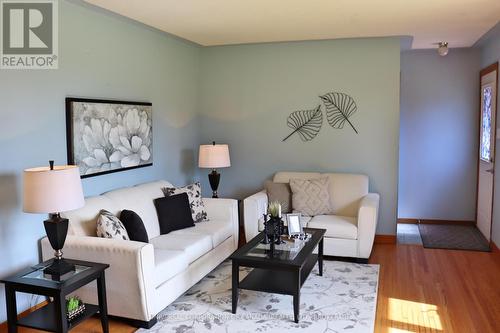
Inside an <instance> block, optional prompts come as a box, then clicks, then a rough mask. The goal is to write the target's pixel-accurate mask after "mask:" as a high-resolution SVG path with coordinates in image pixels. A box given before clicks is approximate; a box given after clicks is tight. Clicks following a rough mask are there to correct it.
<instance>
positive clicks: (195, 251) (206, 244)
mask: <svg viewBox="0 0 500 333" xmlns="http://www.w3.org/2000/svg"><path fill="white" fill-rule="evenodd" d="M149 242H150V243H151V244H153V246H154V248H155V251H156V249H160V250H177V251H179V250H180V251H184V252H185V253H186V255H187V258H188V262H189V263H192V262H193V261H195V260H196V259H198V258H199V257H201V256H203V255H204V254H205V253H207V252H209V251H210V250H212V248H213V246H212V237H210V236H209V235H202V234H196V233H184V234H183V233H179V234H176V233H174V232H171V233H169V234H165V235H160V236H158V237H155V238H153V239H150V240H149Z"/></svg>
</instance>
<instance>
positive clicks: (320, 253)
mask: <svg viewBox="0 0 500 333" xmlns="http://www.w3.org/2000/svg"><path fill="white" fill-rule="evenodd" d="M323 239H324V238H321V241H320V242H319V245H318V268H319V276H323Z"/></svg>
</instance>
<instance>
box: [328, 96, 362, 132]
mask: <svg viewBox="0 0 500 333" xmlns="http://www.w3.org/2000/svg"><path fill="white" fill-rule="evenodd" d="M319 98H321V100H322V101H323V104H325V107H326V118H327V121H328V123H329V124H330V126H332V127H333V128H337V129H341V128H344V124H345V122H347V123H348V124H349V125H350V126H351V127H352V129H353V130H354V132H356V134H358V131H357V130H356V128H355V127H354V125H353V124H352V123H351V121H350V120H349V117H351V116H352V115H353V114H354V113H355V112H356V111H357V109H358V107H357V106H356V102H355V101H354V99H353V98H352V97H351V96H349V95H347V94H344V93H339V92H331V93H328V94H326V95H323V96H319Z"/></svg>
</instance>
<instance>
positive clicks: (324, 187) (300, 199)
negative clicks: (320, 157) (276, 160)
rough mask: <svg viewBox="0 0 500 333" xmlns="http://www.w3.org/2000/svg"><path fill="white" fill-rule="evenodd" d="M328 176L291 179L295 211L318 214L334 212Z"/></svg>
mask: <svg viewBox="0 0 500 333" xmlns="http://www.w3.org/2000/svg"><path fill="white" fill-rule="evenodd" d="M328 185H329V179H328V177H323V178H317V179H309V180H306V179H290V188H291V189H292V206H293V211H294V212H295V211H297V212H300V213H302V214H303V215H308V216H316V215H327V214H331V213H332V208H331V206H330V193H329V191H328Z"/></svg>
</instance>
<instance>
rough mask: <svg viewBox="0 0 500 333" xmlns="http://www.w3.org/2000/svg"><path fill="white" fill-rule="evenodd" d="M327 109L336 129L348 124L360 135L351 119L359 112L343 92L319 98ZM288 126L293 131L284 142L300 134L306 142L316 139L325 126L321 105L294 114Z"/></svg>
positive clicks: (329, 120)
mask: <svg viewBox="0 0 500 333" xmlns="http://www.w3.org/2000/svg"><path fill="white" fill-rule="evenodd" d="M319 98H320V99H321V101H322V102H323V104H324V105H325V109H326V119H327V121H328V124H330V126H331V127H333V128H335V129H342V128H344V124H345V123H346V122H347V123H348V124H349V126H351V128H352V129H353V130H354V132H355V133H356V134H358V130H357V129H356V127H354V125H353V123H352V122H351V121H350V120H349V118H350V117H351V116H352V115H353V114H354V113H355V112H356V111H357V110H358V107H357V106H356V102H355V101H354V99H353V98H352V97H351V96H349V95H347V94H344V93H341V92H330V93H328V94H325V95H322V96H319ZM287 125H288V127H290V128H291V129H293V131H292V132H291V133H290V134H288V135H287V136H286V137H285V138H284V139H283V140H282V141H286V140H287V139H288V138H289V137H291V136H292V135H294V134H295V133H298V134H299V136H300V139H301V140H302V141H304V142H306V141H311V140H312V139H314V138H315V137H316V136H317V135H318V133H319V131H320V130H321V126H322V125H323V112H322V110H321V104H320V105H318V107H316V108H315V109H312V110H300V111H294V112H292V113H291V114H290V115H289V116H288V118H287Z"/></svg>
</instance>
